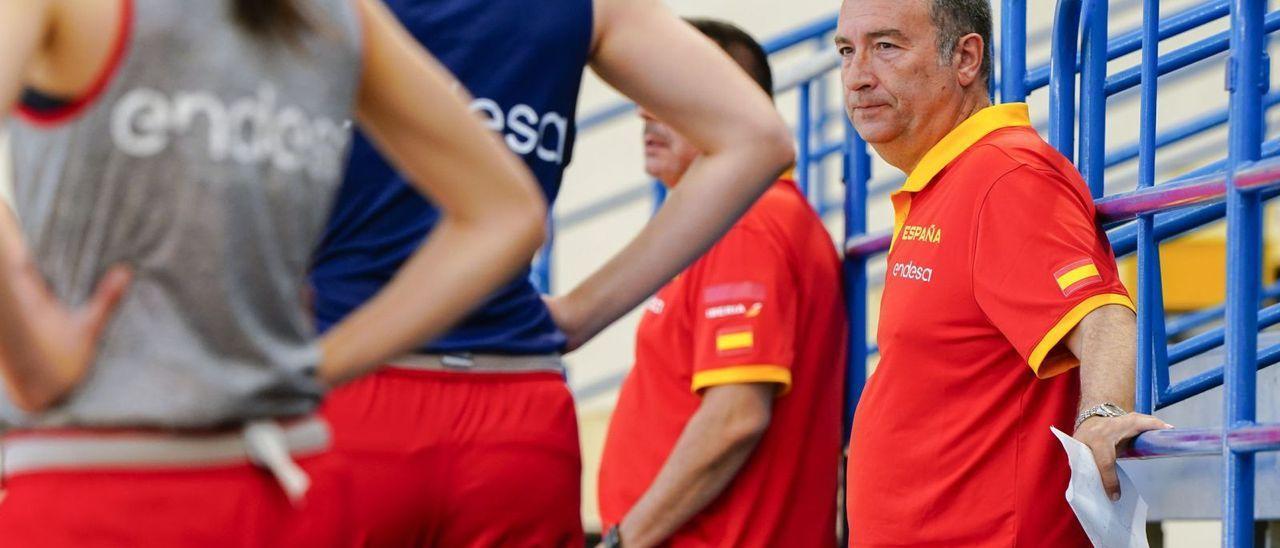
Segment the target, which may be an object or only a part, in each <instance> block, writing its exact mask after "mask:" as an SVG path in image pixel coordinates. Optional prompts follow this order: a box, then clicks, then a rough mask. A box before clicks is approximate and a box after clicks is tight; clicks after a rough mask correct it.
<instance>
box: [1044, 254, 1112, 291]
mask: <svg viewBox="0 0 1280 548" xmlns="http://www.w3.org/2000/svg"><path fill="white" fill-rule="evenodd" d="M1053 278H1054V280H1055V281H1057V282H1058V289H1061V290H1062V295H1063V296H1064V297H1069V296H1071V294H1072V293H1075V292H1076V291H1079V290H1080V289H1081V288H1083V287H1087V286H1090V285H1093V284H1095V283H1098V282H1100V281H1102V274H1100V273H1099V272H1098V266H1097V265H1095V264H1093V260H1091V259H1082V260H1079V261H1075V262H1073V263H1071V264H1068V265H1066V266H1064V267H1062V268H1059V269H1058V270H1057V271H1055V272H1054V273H1053Z"/></svg>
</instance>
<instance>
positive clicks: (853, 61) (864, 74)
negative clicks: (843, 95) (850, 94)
mask: <svg viewBox="0 0 1280 548" xmlns="http://www.w3.org/2000/svg"><path fill="white" fill-rule="evenodd" d="M840 81H841V83H842V84H844V88H845V89H846V90H849V91H861V90H865V89H868V88H872V87H875V84H876V77H875V73H874V72H872V71H871V68H870V66H868V63H867V59H866V58H865V55H860V54H854V55H850V56H848V57H846V58H845V60H844V63H843V66H841V67H840Z"/></svg>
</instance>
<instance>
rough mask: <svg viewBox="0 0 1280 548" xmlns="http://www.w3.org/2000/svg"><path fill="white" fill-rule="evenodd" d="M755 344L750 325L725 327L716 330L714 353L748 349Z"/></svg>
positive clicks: (728, 352)
mask: <svg viewBox="0 0 1280 548" xmlns="http://www.w3.org/2000/svg"><path fill="white" fill-rule="evenodd" d="M752 346H755V333H754V332H753V331H752V329H751V327H749V326H743V327H726V328H724V329H721V330H719V331H716V353H718V354H731V353H734V352H741V351H744V350H750V349H751V347H752Z"/></svg>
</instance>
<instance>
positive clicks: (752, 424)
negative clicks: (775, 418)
mask: <svg viewBox="0 0 1280 548" xmlns="http://www.w3.org/2000/svg"><path fill="white" fill-rule="evenodd" d="M770 420H771V417H770V413H769V412H768V411H767V410H765V411H758V410H757V411H754V412H746V413H740V414H738V416H737V417H735V420H733V421H731V422H730V423H729V424H728V425H727V426H726V428H725V440H726V441H727V442H728V443H729V445H730V446H731V447H737V448H742V449H752V448H754V447H755V446H756V444H758V443H760V439H761V438H763V437H764V434H765V432H768V431H769V421H770Z"/></svg>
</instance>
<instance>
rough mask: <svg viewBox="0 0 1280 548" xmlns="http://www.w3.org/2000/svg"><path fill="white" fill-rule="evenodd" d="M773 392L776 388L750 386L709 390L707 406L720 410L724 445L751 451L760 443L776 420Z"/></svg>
mask: <svg viewBox="0 0 1280 548" xmlns="http://www.w3.org/2000/svg"><path fill="white" fill-rule="evenodd" d="M772 389H773V386H772V385H768V384H757V383H749V384H741V385H726V386H723V387H712V388H711V389H709V390H708V394H707V396H706V398H707V400H704V402H703V404H704V405H707V404H710V405H711V406H712V407H713V408H716V409H717V414H718V415H720V420H719V421H717V422H719V423H720V425H719V426H720V427H719V431H720V437H721V439H722V441H723V443H724V445H726V446H727V447H730V448H735V449H751V448H754V447H755V446H756V444H757V443H759V441H760V439H761V438H763V437H764V435H765V433H766V432H768V430H769V423H770V421H772V419H773V405H772V404H773V402H772V398H773V396H772Z"/></svg>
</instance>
